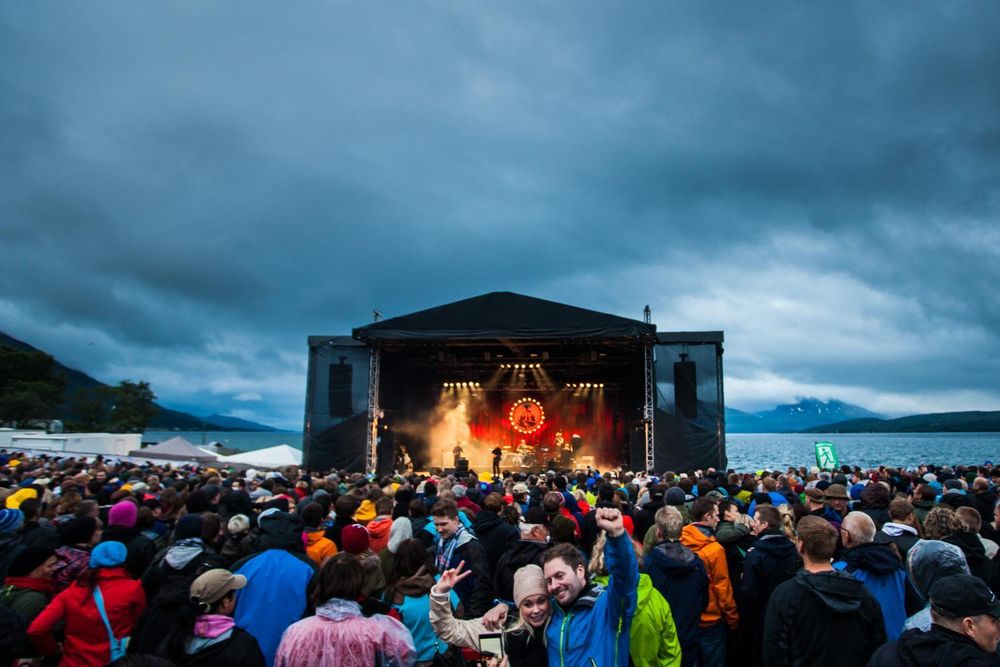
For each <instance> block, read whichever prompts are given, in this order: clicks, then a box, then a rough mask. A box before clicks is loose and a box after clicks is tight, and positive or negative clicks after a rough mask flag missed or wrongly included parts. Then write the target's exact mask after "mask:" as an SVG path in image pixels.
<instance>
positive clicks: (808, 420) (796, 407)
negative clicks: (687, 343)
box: [726, 398, 883, 433]
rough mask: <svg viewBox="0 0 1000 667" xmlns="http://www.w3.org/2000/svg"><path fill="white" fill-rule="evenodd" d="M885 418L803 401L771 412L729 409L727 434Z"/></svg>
mask: <svg viewBox="0 0 1000 667" xmlns="http://www.w3.org/2000/svg"><path fill="white" fill-rule="evenodd" d="M882 418H883V417H882V415H879V414H877V413H874V412H872V411H870V410H866V409H865V408H862V407H859V406H857V405H851V404H850V403H844V402H843V401H837V400H830V401H821V400H819V399H818V398H803V399H801V400H800V401H799V402H798V403H791V404H788V405H779V406H777V407H775V408H774V409H772V410H763V411H761V412H743V411H741V410H735V409H733V408H726V432H727V433H789V432H798V431H805V430H807V429H811V428H814V427H817V426H822V425H824V424H833V423H836V422H843V421H847V420H862V419H867V420H874V421H878V420H880V419H882Z"/></svg>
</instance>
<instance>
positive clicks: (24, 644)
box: [0, 577, 55, 658]
mask: <svg viewBox="0 0 1000 667" xmlns="http://www.w3.org/2000/svg"><path fill="white" fill-rule="evenodd" d="M53 595H55V584H54V583H53V582H52V580H51V579H42V578H39V577H7V578H6V579H4V581H3V587H0V605H2V606H4V607H8V608H10V609H12V610H14V611H16V612H17V613H18V614H19V615H20V616H21V619H22V620H23V621H24V624H25V628H27V626H28V625H30V624H31V622H32V621H33V620H35V618H37V617H38V615H39V614H40V613H42V610H43V609H45V607H46V606H47V605H48V604H49V602H50V601H51V600H52V597H53ZM14 655H15V657H18V658H36V657H38V652H37V651H36V650H35V649H34V647H32V646H31V643H30V642H29V641H28V638H27V637H26V636H24V635H23V634H22V636H21V641H20V642H18V646H17V647H16V648H15V653H14Z"/></svg>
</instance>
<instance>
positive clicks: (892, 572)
mask: <svg viewBox="0 0 1000 667" xmlns="http://www.w3.org/2000/svg"><path fill="white" fill-rule="evenodd" d="M842 558H843V560H840V561H838V562H836V563H834V564H833V567H834V569H837V570H844V571H845V572H847V573H849V574H851V575H853V576H854V578H855V579H858V580H859V581H862V582H864V584H865V586H866V587H867V588H868V590H869V591H870V592H871V594H872V595H873V596H874V597H875V599H876V600H878V603H879V605H880V606H881V607H882V617H883V620H884V621H885V633H886V636H887V637H888V638H889V639H890V640H893V639H896V637H898V636H899V634H900V633H901V632H902V631H903V624H904V623H905V622H906V617H907V616H909V615H910V614H911V613H913V614H915V613H916V612H918V611H919V610H920V608H921V607H922V606H923V603H922V601H921V600H920V596H919V595H918V594H917V592H916V590H914V588H913V586H912V584H910V582H909V579H908V578H907V576H906V572H905V571H904V570H903V565H902V563H901V562H900V561H899V558H898V557H897V556H896V554H895V553H894V552H893V551H892V549H891V548H890V547H889V545H887V544H876V543H874V542H869V543H867V544H859V545H858V546H856V547H851V548H850V549H847V550H846V551H844V553H843V555H842Z"/></svg>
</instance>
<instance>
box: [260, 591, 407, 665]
mask: <svg viewBox="0 0 1000 667" xmlns="http://www.w3.org/2000/svg"><path fill="white" fill-rule="evenodd" d="M415 660H416V652H415V651H414V648H413V639H412V637H410V631H409V630H407V629H406V626H404V625H403V624H402V623H400V622H399V621H397V620H396V619H394V618H390V617H388V616H382V615H381V614H376V615H374V616H372V617H371V618H365V617H364V616H362V615H361V606H360V605H358V603H357V602H352V601H350V600H341V599H340V598H331V599H330V600H327V601H326V602H324V603H323V604H322V605H320V606H319V607H317V608H316V615H315V616H310V617H309V618H305V619H302V620H301V621H298V622H297V623H293V624H292V625H290V626H289V627H288V629H287V630H285V634H284V635H282V637H281V644H280V645H279V646H278V653H277V655H275V658H274V667H371V666H372V665H374V666H375V667H411V666H412V665H413V663H414V661H415Z"/></svg>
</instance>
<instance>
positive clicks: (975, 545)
mask: <svg viewBox="0 0 1000 667" xmlns="http://www.w3.org/2000/svg"><path fill="white" fill-rule="evenodd" d="M943 541H944V542H947V543H948V544H954V545H955V546H956V547H958V548H959V549H961V550H962V553H963V554H965V560H966V562H967V563H968V564H969V571H971V572H972V574H973V575H975V576H977V577H979V578H980V579H982V580H983V581H985V582H986V584H987V585H988V586H989V587H990V590H992V591H993V593H994V594H996V593H997V592H998V591H1000V570H997V566H996V565H995V564H994V563H993V561H991V560H990V559H989V558H987V556H986V547H984V546H983V543H982V541H980V539H979V536H978V535H976V534H975V533H966V532H958V533H953V534H951V535H949V536H948V537H946V538H944V540H943Z"/></svg>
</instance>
